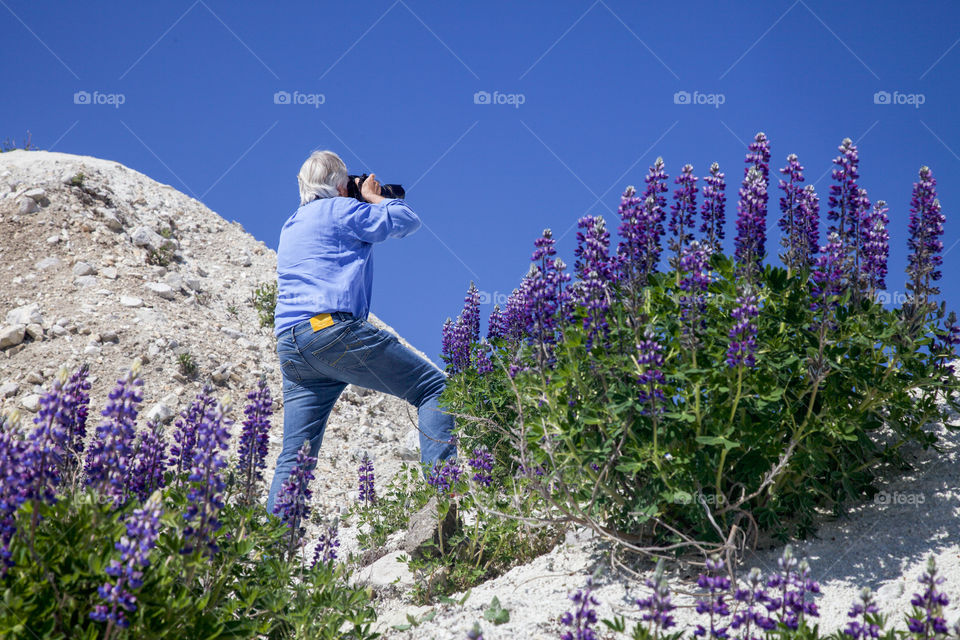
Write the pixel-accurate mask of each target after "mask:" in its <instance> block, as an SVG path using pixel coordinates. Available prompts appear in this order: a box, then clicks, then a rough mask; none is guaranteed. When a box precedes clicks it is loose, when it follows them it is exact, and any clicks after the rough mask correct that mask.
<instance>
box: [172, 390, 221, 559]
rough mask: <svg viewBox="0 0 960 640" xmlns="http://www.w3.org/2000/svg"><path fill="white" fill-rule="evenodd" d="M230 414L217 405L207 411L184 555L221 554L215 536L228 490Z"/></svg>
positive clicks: (191, 479) (192, 474)
mask: <svg viewBox="0 0 960 640" xmlns="http://www.w3.org/2000/svg"><path fill="white" fill-rule="evenodd" d="M225 402H226V401H225ZM226 413H227V407H225V406H224V405H223V404H221V403H220V402H216V403H215V404H213V406H211V407H210V408H208V409H207V412H206V415H204V417H203V419H202V421H201V422H200V425H199V427H198V428H197V432H196V435H197V443H196V451H195V453H194V454H193V460H192V462H191V467H190V475H189V476H188V480H189V482H190V492H189V493H188V494H187V500H188V501H189V504H188V506H187V509H186V511H185V512H184V514H183V517H184V519H185V520H186V521H187V525H186V526H185V527H184V530H183V533H184V536H185V537H186V539H187V540H186V543H185V544H184V546H183V548H182V549H181V550H180V551H181V553H192V552H193V551H194V550H195V549H200V551H201V553H202V554H204V555H213V554H215V553H217V551H219V547H218V546H217V544H216V541H215V539H214V533H215V532H216V531H218V530H219V529H220V526H221V523H220V520H219V518H218V514H219V512H220V509H222V508H223V490H224V487H225V486H226V485H225V483H224V481H223V477H222V469H223V468H224V467H225V466H226V465H227V461H226V459H225V458H224V456H223V454H222V453H221V452H222V451H225V450H226V449H227V448H229V443H228V440H229V439H230V433H229V432H228V430H227V429H228V428H229V426H230V425H231V424H232V421H231V420H229V419H228V418H227V417H226V416H225V414H226Z"/></svg>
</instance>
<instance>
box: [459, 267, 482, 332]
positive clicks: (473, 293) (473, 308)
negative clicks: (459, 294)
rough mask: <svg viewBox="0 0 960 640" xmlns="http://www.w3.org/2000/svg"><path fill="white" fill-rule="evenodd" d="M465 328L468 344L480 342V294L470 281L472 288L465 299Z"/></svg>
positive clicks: (463, 312) (463, 316) (463, 313)
mask: <svg viewBox="0 0 960 640" xmlns="http://www.w3.org/2000/svg"><path fill="white" fill-rule="evenodd" d="M460 314H461V317H462V318H463V326H464V328H465V330H466V332H467V339H468V340H469V342H468V344H473V343H475V342H479V341H480V292H479V291H478V290H477V286H476V285H475V284H473V281H472V280H471V281H470V288H469V289H467V295H466V296H465V297H464V299H463V311H461V312H460Z"/></svg>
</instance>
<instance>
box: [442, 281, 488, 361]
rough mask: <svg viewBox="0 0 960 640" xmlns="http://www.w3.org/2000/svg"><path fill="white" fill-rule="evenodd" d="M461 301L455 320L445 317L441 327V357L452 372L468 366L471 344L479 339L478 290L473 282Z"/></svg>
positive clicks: (471, 349)
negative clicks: (460, 309) (461, 307)
mask: <svg viewBox="0 0 960 640" xmlns="http://www.w3.org/2000/svg"><path fill="white" fill-rule="evenodd" d="M463 302H464V305H463V310H462V311H461V312H460V315H459V316H457V319H456V321H455V322H454V321H451V320H450V318H447V321H446V322H445V323H444V324H443V329H442V340H441V347H442V349H441V351H442V356H441V357H442V358H443V359H444V361H445V362H447V363H448V370H449V371H450V372H451V373H454V374H456V373H459V372H461V371H466V370H467V369H469V368H470V359H471V358H470V355H471V352H472V351H473V345H474V344H475V343H476V342H477V341H479V340H480V292H479V291H478V290H477V287H476V286H475V285H474V284H473V282H470V288H469V289H468V290H467V295H466V296H465V297H464V299H463Z"/></svg>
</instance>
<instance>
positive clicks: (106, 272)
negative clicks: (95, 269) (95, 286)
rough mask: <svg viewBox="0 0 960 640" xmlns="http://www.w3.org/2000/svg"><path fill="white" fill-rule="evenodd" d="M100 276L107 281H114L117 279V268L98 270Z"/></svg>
mask: <svg viewBox="0 0 960 640" xmlns="http://www.w3.org/2000/svg"><path fill="white" fill-rule="evenodd" d="M100 275H102V276H103V277H104V278H106V279H107V280H116V279H117V268H116V267H104V268H103V269H101V270H100Z"/></svg>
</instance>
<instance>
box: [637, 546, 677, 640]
mask: <svg viewBox="0 0 960 640" xmlns="http://www.w3.org/2000/svg"><path fill="white" fill-rule="evenodd" d="M644 583H645V584H646V585H647V586H648V587H649V588H650V589H652V590H653V593H651V594H650V596H649V597H647V598H638V599H637V606H638V607H640V610H641V611H642V612H643V614H642V615H641V618H642V619H643V621H644V622H648V623H649V624H650V636H651V637H652V638H653V640H658V639H659V638H660V634H661V633H662V632H664V631H666V630H667V629H669V628H670V627H673V626H676V622H675V621H674V619H673V615H672V614H671V613H670V612H671V611H673V610H674V609H676V608H677V607H676V605H674V604H672V603H671V602H670V585H669V584H668V583H667V580H666V578H665V577H664V575H663V560H662V559H661V560H660V561H658V562H657V568H656V569H655V570H654V574H653V578H647V579H646V580H645V581H644Z"/></svg>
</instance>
